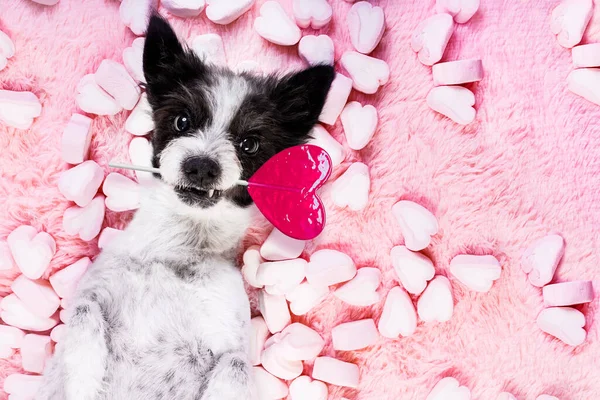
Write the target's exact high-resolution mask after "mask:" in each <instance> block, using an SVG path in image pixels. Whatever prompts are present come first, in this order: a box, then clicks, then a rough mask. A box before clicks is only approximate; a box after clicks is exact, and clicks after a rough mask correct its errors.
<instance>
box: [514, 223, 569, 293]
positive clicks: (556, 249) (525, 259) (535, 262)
mask: <svg viewBox="0 0 600 400" xmlns="http://www.w3.org/2000/svg"><path fill="white" fill-rule="evenodd" d="M564 253H565V241H564V239H563V238H562V237H561V236H560V235H556V234H554V235H547V236H544V237H543V238H541V239H538V240H536V241H535V242H534V243H533V244H532V245H531V246H529V248H527V250H525V252H524V253H523V256H522V257H521V269H522V270H523V272H525V273H526V274H527V275H528V278H529V282H530V283H531V284H532V285H533V286H537V287H542V286H544V285H546V284H548V283H550V281H551V280H552V278H553V277H554V272H555V271H556V268H557V267H558V263H559V262H560V260H561V259H562V257H563V254H564Z"/></svg>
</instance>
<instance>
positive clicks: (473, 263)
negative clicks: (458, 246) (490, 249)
mask: <svg viewBox="0 0 600 400" xmlns="http://www.w3.org/2000/svg"><path fill="white" fill-rule="evenodd" d="M450 272H451V273H452V275H453V276H454V277H455V278H456V279H458V280H459V281H460V283H462V284H463V285H465V286H466V287H468V288H469V289H471V290H473V291H475V292H480V293H485V292H488V291H489V290H490V289H491V288H492V284H493V283H494V281H495V280H497V279H499V278H500V273H501V272H502V268H500V263H499V262H498V260H497V259H496V257H494V256H475V255H467V254H461V255H458V256H456V257H454V258H453V259H452V261H450Z"/></svg>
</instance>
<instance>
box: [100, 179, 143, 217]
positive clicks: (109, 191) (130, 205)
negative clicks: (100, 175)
mask: <svg viewBox="0 0 600 400" xmlns="http://www.w3.org/2000/svg"><path fill="white" fill-rule="evenodd" d="M102 192H104V195H105V196H106V208H108V209H109V210H111V211H117V212H121V211H129V210H135V209H137V208H139V207H140V192H139V187H138V184H137V183H136V182H134V181H132V180H131V179H129V178H127V177H126V176H123V175H121V174H119V173H116V172H111V173H110V174H108V176H107V177H106V179H105V180H104V185H102Z"/></svg>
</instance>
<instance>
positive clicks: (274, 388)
mask: <svg viewBox="0 0 600 400" xmlns="http://www.w3.org/2000/svg"><path fill="white" fill-rule="evenodd" d="M252 378H253V379H254V385H255V386H256V392H257V395H258V398H259V399H275V400H277V399H283V398H285V397H287V395H288V386H287V385H286V384H285V382H283V381H282V380H281V379H279V378H277V377H275V376H273V375H271V374H270V373H268V372H267V371H266V370H265V369H264V368H263V367H253V368H252Z"/></svg>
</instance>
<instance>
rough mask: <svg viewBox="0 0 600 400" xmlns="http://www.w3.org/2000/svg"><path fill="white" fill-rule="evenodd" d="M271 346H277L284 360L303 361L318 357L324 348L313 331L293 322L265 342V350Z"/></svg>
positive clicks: (320, 338) (319, 337) (321, 340)
mask: <svg viewBox="0 0 600 400" xmlns="http://www.w3.org/2000/svg"><path fill="white" fill-rule="evenodd" d="M272 344H277V345H278V346H279V351H280V353H281V356H282V357H283V358H284V359H286V360H291V361H305V360H312V359H314V358H315V357H316V356H318V355H319V353H320V352H321V350H323V347H324V346H325V341H324V340H323V338H322V337H321V335H319V334H318V333H317V331H315V330H314V329H312V328H309V327H308V326H306V325H303V324H301V323H298V322H295V323H293V324H291V325H290V326H288V327H287V328H285V329H284V330H283V331H281V333H279V334H277V335H274V336H272V337H271V338H270V339H269V340H267V342H266V343H265V348H266V347H269V346H270V345H272Z"/></svg>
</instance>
